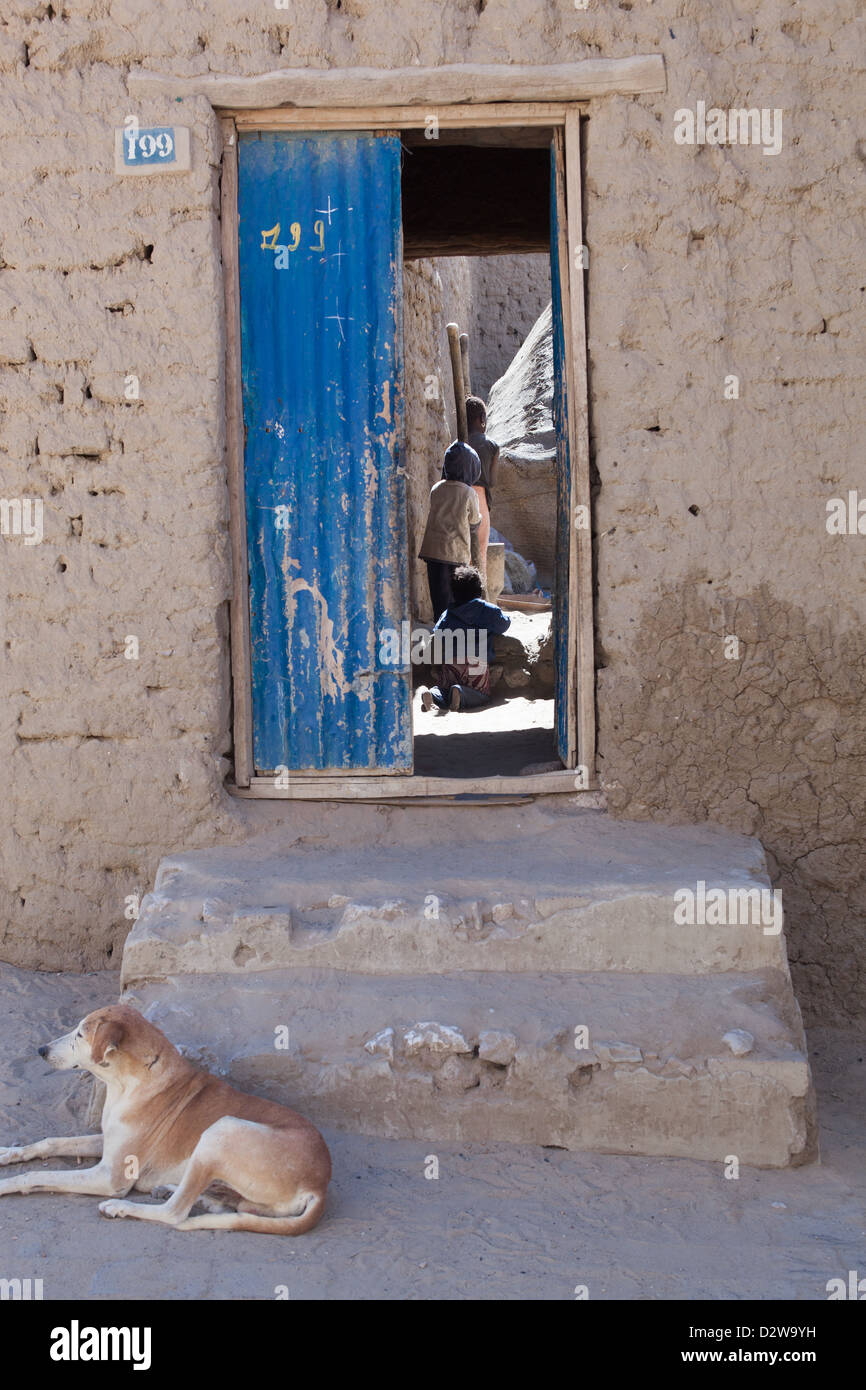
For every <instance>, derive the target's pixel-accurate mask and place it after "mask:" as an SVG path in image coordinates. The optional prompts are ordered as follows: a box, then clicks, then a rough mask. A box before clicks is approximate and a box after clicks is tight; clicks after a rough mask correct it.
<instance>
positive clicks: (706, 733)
mask: <svg viewBox="0 0 866 1390" xmlns="http://www.w3.org/2000/svg"><path fill="white" fill-rule="evenodd" d="M708 587H709V586H708V585H707V584H706V581H705V580H703V581H702V580H701V579H700V578H699V577H698V576H696V575H694V574H693V575H692V576H691V577H690V579H688V580H686V581H685V582H684V583H683V584H682V585H681V586H680V587H679V588H677V589H675V590H672V591H671V592H670V593H667V594H665V595H663V596H662V597H661V598H660V599H658V600H657V601H656V602H654V603H653V604H652V605H651V606H648V607H646V608H645V609H644V610H643V611H642V613H641V616H640V618H639V619H638V620H637V621H636V622H635V623H634V629H633V630H632V629H631V628H630V629H629V646H630V651H629V652H628V653H627V654H626V653H624V654H623V660H622V661H621V662H616V661H612V662H611V665H610V666H609V667H607V668H606V669H604V670H602V671H600V672H599V707H600V711H601V715H602V717H601V725H600V766H601V769H602V772H601V777H602V782H603V784H604V786H605V788H606V791H607V797H608V803H609V806H610V809H611V810H612V811H613V812H614V813H615V814H618V815H623V816H627V817H630V818H635V819H638V818H651V819H655V820H657V819H660V818H666V819H669V820H671V821H688V820H696V821H700V820H704V819H708V820H712V821H714V822H715V823H717V824H722V825H727V826H729V827H731V828H732V829H736V830H738V831H744V832H747V833H749V834H752V835H756V836H757V837H758V838H759V839H760V840H761V842H762V844H763V845H764V848H765V849H766V851H767V858H768V863H769V866H770V872H771V876H772V881H773V884H774V886H775V887H776V888H780V889H781V890H782V903H783V908H784V913H785V930H786V935H787V942H788V955H789V959H790V962H791V970H792V974H793V976H794V983H795V987H796V989H797V991H798V998H799V999H800V1001H801V1003H802V1004H803V1005H804V1007H805V1011H806V1014H807V1020H808V1018H814V1017H822V1016H823V1017H839V1016H840V1013H844V1012H846V1011H847V1010H850V1013H851V1016H852V1017H856V1014H857V1010H858V1008H859V1007H860V1005H861V1002H862V1000H863V997H864V994H866V876H864V869H866V865H864V855H863V827H864V823H866V637H864V633H863V631H862V629H858V628H854V629H852V630H850V631H848V632H845V633H840V632H839V631H838V630H837V629H835V628H834V626H833V623H832V621H831V620H830V619H823V620H817V619H815V618H814V617H811V616H810V615H809V613H808V612H807V611H806V610H805V609H803V608H802V607H799V606H796V605H794V604H785V603H782V602H780V601H779V600H778V599H776V598H774V597H773V595H772V593H771V592H770V590H769V587H763V588H761V589H760V590H757V591H755V592H753V593H751V594H744V595H742V596H740V597H738V598H737V599H736V600H732V599H730V598H728V597H727V596H725V595H721V594H712V595H711V594H709V593H708ZM726 633H737V634H739V636H740V656H739V659H738V660H729V659H725V657H724V634H726Z"/></svg>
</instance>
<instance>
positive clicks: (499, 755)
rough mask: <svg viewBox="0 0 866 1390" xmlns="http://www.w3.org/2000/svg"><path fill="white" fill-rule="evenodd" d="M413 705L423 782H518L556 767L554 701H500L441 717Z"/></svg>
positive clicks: (417, 757)
mask: <svg viewBox="0 0 866 1390" xmlns="http://www.w3.org/2000/svg"><path fill="white" fill-rule="evenodd" d="M425 688H426V687H422V686H419V687H418V689H417V690H416V691H415V694H414V698H413V701H412V721H413V728H414V730H415V772H416V773H417V774H418V775H419V776H424V777H495V776H503V777H504V776H512V777H513V776H518V775H519V774H520V773H521V772H522V771H523V769H524V768H525V767H528V766H530V765H531V764H534V763H546V762H552V761H554V760H555V761H556V765H557V767H561V766H562V764H561V763H560V761H559V759H558V758H557V755H556V745H555V742H554V737H553V715H554V708H553V707H554V702H553V700H528V699H526V697H525V696H523V695H507V696H497V697H496V698H495V699H494V700H493V701H492V703H491V704H489V705H483V706H482V707H481V709H473V710H457V711H455V712H453V713H452V712H451V711H450V710H449V711H447V712H446V713H444V714H443V713H441V712H440V711H439V710H437V709H435V708H434V709H432V710H431V711H430V713H429V714H425V713H424V711H423V710H422V708H421V691H422V689H425Z"/></svg>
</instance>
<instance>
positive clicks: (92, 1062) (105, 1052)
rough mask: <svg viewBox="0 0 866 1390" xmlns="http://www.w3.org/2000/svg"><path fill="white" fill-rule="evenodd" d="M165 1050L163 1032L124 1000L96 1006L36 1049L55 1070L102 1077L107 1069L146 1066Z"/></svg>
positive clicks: (165, 1040)
mask: <svg viewBox="0 0 866 1390" xmlns="http://www.w3.org/2000/svg"><path fill="white" fill-rule="evenodd" d="M168 1050H170V1051H174V1049H173V1048H172V1045H171V1043H170V1042H169V1041H168V1039H167V1038H166V1037H165V1036H164V1034H162V1033H161V1032H160V1031H159V1029H158V1028H156V1027H155V1026H154V1025H153V1024H152V1023H149V1022H148V1020H147V1019H146V1018H144V1017H143V1016H142V1015H141V1014H140V1013H139V1012H138V1011H137V1010H136V1009H131V1008H130V1007H129V1005H128V1004H110V1005H109V1006H108V1008H106V1009H96V1010H95V1012H94V1013H92V1014H88V1015H87V1017H86V1018H83V1019H82V1020H81V1022H80V1023H79V1024H78V1026H77V1027H76V1028H73V1029H72V1031H71V1032H70V1033H64V1035H63V1037H62V1038H55V1039H54V1041H53V1042H50V1043H44V1044H43V1046H42V1047H40V1048H39V1049H38V1051H39V1056H40V1057H44V1058H45V1061H46V1062H48V1064H49V1066H52V1067H55V1068H56V1069H57V1070H58V1071H70V1070H83V1071H89V1072H92V1073H93V1075H94V1076H98V1077H101V1078H102V1080H107V1079H108V1076H109V1075H110V1073H111V1071H123V1070H129V1069H134V1070H137V1069H139V1068H147V1069H150V1068H152V1067H153V1066H154V1064H155V1062H157V1061H158V1060H159V1058H160V1056H161V1055H162V1054H163V1053H164V1052H166V1051H168Z"/></svg>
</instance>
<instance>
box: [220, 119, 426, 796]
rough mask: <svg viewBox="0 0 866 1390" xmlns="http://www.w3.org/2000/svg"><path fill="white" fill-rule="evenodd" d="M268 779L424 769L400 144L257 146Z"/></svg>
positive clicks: (255, 562)
mask: <svg viewBox="0 0 866 1390" xmlns="http://www.w3.org/2000/svg"><path fill="white" fill-rule="evenodd" d="M238 160H239V196H238V205H239V245H240V285H241V361H242V376H243V404H244V424H245V429H246V446H245V454H244V459H245V471H246V499H247V501H246V505H247V538H248V550H249V572H250V625H251V643H252V673H253V751H254V759H255V765H256V770H257V772H259V773H263V772H272V771H274V770H275V769H276V768H278V767H280V766H285V767H287V768H288V769H290V770H292V771H295V770H305V769H331V768H334V769H337V768H346V769H367V768H378V769H381V770H383V771H393V772H398V771H410V770H411V767H412V733H411V691H410V676H409V669H408V667H407V666H406V665H388V664H387V662H386V660H383V656H385V657H387V652H385V651H384V649H383V648H382V638H383V634H384V633H385V631H386V630H388V629H396V631H397V632H398V633H399V631H400V624H401V622H402V621H403V619H406V618H408V616H409V613H408V602H407V593H408V586H407V549H406V506H405V486H404V475H403V473H402V470H401V463H402V460H401V457H400V450H401V447H402V440H401V435H402V399H401V389H400V379H401V354H402V232H401V219H400V142H399V139H398V138H396V137H393V136H375V135H366V134H342V133H341V134H295V133H290V132H282V131H280V132H273V133H251V134H243V135H241V136H240V138H239V149H238Z"/></svg>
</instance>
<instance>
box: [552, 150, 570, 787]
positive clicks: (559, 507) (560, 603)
mask: <svg viewBox="0 0 866 1390" xmlns="http://www.w3.org/2000/svg"><path fill="white" fill-rule="evenodd" d="M562 177H563V172H562V170H559V169H558V168H557V152H556V146H555V145H551V147H550V287H551V298H552V301H553V307H552V315H553V420H554V425H555V426H556V564H555V574H554V586H553V587H554V594H553V600H554V601H553V623H554V663H555V665H554V677H555V690H556V751H557V752H558V754H559V756H560V758H561V759H562V761H563V763H565V765H566V766H568V765H569V761H570V758H569V743H570V742H571V741H572V740H571V739H570V732H571V730H570V727H569V725H570V721H571V720H573V718H574V713H573V710H572V694H571V692H570V690H569V682H568V633H569V613H568V601H569V600H568V565H569V558H570V549H571V529H570V528H571V524H572V518H571V451H570V449H569V446H568V385H567V381H566V375H565V331H564V328H563V322H562V276H561V273H560V266H559V219H558V216H557V205H556V185H557V178H559V179H560V180H561V179H562Z"/></svg>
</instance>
